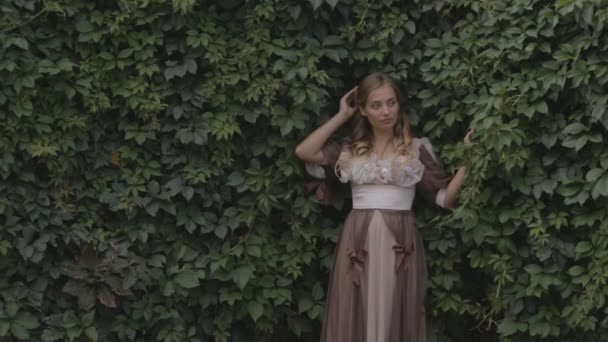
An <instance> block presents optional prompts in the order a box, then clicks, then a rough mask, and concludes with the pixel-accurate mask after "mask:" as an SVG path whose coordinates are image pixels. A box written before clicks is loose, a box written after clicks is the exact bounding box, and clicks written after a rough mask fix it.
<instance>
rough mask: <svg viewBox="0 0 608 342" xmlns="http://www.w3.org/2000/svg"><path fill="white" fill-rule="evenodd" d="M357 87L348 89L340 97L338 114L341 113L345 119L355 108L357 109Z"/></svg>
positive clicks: (350, 115)
mask: <svg viewBox="0 0 608 342" xmlns="http://www.w3.org/2000/svg"><path fill="white" fill-rule="evenodd" d="M357 88H358V87H354V88H353V89H351V90H349V91H348V93H346V94H344V96H342V98H341V99H340V114H341V115H343V116H344V117H345V118H346V119H350V118H351V117H352V116H353V114H354V113H355V110H356V109H357V101H356V100H355V98H356V96H357Z"/></svg>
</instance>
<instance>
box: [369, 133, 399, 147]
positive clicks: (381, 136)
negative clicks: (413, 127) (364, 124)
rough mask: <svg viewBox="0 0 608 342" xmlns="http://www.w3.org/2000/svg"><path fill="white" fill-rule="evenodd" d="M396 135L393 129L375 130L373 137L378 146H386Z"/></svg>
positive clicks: (373, 141) (373, 142)
mask: <svg viewBox="0 0 608 342" xmlns="http://www.w3.org/2000/svg"><path fill="white" fill-rule="evenodd" d="M394 136H395V135H394V134H393V132H392V130H391V131H381V130H374V137H373V138H372V144H374V145H376V146H386V145H387V144H389V143H390V142H391V141H392V140H393V137H394Z"/></svg>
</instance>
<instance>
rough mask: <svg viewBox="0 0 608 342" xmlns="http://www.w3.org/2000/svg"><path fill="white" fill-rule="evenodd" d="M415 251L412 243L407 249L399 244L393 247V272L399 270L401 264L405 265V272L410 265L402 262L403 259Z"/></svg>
mask: <svg viewBox="0 0 608 342" xmlns="http://www.w3.org/2000/svg"><path fill="white" fill-rule="evenodd" d="M415 250H416V247H415V246H414V243H413V242H412V243H410V245H409V246H408V248H405V247H403V246H402V245H400V244H396V245H394V246H393V251H395V272H397V270H398V269H399V266H401V264H405V270H406V271H407V269H408V268H409V266H410V264H409V262H404V261H405V257H407V256H410V255H411V254H412V253H413V252H414V251H415ZM408 260H409V259H408Z"/></svg>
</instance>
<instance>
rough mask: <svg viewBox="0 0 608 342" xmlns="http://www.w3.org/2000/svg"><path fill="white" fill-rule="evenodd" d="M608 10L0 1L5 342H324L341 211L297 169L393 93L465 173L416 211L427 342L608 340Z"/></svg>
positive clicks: (280, 0)
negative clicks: (363, 89) (385, 88)
mask: <svg viewBox="0 0 608 342" xmlns="http://www.w3.org/2000/svg"><path fill="white" fill-rule="evenodd" d="M607 7H608V6H607V2H606V1H599V0H589V1H582V0H559V1H541V0H525V1H524V0H511V1H491V0H469V1H466V0H462V1H457V0H453V1H447V0H429V1H416V0H413V1H392V0H384V1H371V0H326V1H323V0H311V1H296V0H259V1H246V0H225V1H224V0H222V1H220V0H217V1H212V0H199V1H195V0H173V1H160V0H121V1H84V0H71V1H67V0H42V1H37V0H7V1H3V2H2V4H0V13H1V16H2V17H1V19H0V42H1V44H0V79H1V80H2V81H1V82H0V119H1V121H2V125H0V131H1V134H0V179H1V180H0V194H1V196H0V222H1V227H2V228H1V230H0V255H1V256H2V257H1V258H0V271H1V273H2V274H3V277H2V278H1V279H0V337H1V338H2V339H3V340H7V341H16V340H30V341H65V340H71V341H87V340H93V341H154V340H159V341H205V340H215V341H285V340H293V341H296V340H299V341H315V340H318V334H319V330H320V320H321V316H322V314H323V307H324V291H325V288H326V280H327V273H328V267H329V265H330V263H331V258H332V253H333V246H334V243H335V240H336V238H337V235H338V232H339V229H340V225H341V222H342V219H343V218H344V215H345V213H346V211H347V210H348V205H349V204H348V203H349V200H348V189H345V188H341V189H340V191H339V196H337V197H336V198H335V200H334V203H333V205H332V206H329V207H323V206H321V205H320V204H319V203H318V202H317V201H316V199H315V197H314V195H312V194H310V193H307V192H306V191H305V189H304V184H305V183H306V182H308V181H310V179H309V178H308V177H307V176H306V175H305V172H304V171H303V168H302V164H301V163H300V162H299V161H297V160H296V158H295V157H294V155H293V152H292V151H293V148H294V146H295V145H296V144H297V142H298V141H299V140H301V139H302V138H303V137H304V136H305V135H306V134H307V133H308V132H310V131H311V130H312V129H313V128H314V127H316V126H318V125H319V124H321V123H322V122H323V121H324V120H326V119H327V118H328V117H329V115H332V114H333V113H335V112H336V110H337V102H338V99H339V98H340V96H341V95H342V94H343V93H344V92H345V91H346V90H348V89H349V88H350V87H352V86H353V85H354V84H356V82H357V81H358V80H359V79H360V78H361V77H362V76H363V75H365V74H367V73H369V72H371V71H374V70H383V71H385V72H388V73H390V74H391V75H392V76H393V77H394V78H395V79H396V80H398V81H399V83H400V84H401V85H402V87H403V90H404V92H405V93H406V94H407V103H406V105H405V109H406V110H407V112H408V114H409V116H410V119H411V121H412V124H413V126H414V128H415V129H416V131H417V132H418V133H419V134H421V135H425V136H429V137H430V138H431V139H432V141H433V142H434V144H435V147H436V149H437V152H438V153H439V154H440V155H441V157H442V158H443V160H444V161H445V163H446V164H447V165H448V166H449V167H450V168H455V167H457V166H458V165H460V164H461V163H463V162H468V163H469V164H470V170H471V172H470V174H469V176H468V178H467V184H466V186H465V188H464V189H463V191H462V193H461V198H460V202H461V206H460V207H459V208H458V209H457V210H455V211H453V212H451V213H446V212H439V211H436V210H434V209H431V208H427V207H425V206H420V205H419V206H418V207H417V208H416V214H417V216H418V221H419V225H420V227H421V231H422V233H423V235H424V237H425V243H426V247H427V253H428V257H429V267H430V279H429V291H428V301H427V302H428V304H427V311H428V321H429V325H430V329H429V330H430V331H429V341H573V340H576V341H606V340H608V337H607V336H608V319H607V318H606V317H608V306H607V305H606V302H605V299H606V295H607V294H608V286H606V283H607V280H608V236H607V234H608V223H607V222H608V220H606V215H607V214H608V210H607V208H608V205H607V204H608V201H607V196H608V171H607V169H608V149H607V148H606V147H604V142H605V140H606V139H608V134H607V133H606V131H607V128H608V111H607V110H606V104H607V100H608V95H607V92H606V89H607V86H606V83H607V81H608V57H607V56H608V51H607V50H608V34H607V32H606V28H605V24H606V23H608V10H607ZM471 126H472V127H475V128H476V134H475V142H476V143H475V145H474V146H473V147H472V148H465V147H464V146H463V145H462V144H461V143H460V141H461V140H462V136H463V135H464V131H465V130H466V129H467V128H468V127H471ZM346 132H347V130H344V131H343V132H341V134H345V133H346Z"/></svg>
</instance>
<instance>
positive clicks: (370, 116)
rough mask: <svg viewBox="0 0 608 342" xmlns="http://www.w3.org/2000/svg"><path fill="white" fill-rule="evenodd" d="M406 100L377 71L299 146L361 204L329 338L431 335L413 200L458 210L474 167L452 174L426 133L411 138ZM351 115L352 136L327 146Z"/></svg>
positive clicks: (354, 215)
mask: <svg viewBox="0 0 608 342" xmlns="http://www.w3.org/2000/svg"><path fill="white" fill-rule="evenodd" d="M400 105H401V96H400V93H399V89H398V87H397V85H396V84H395V82H394V81H393V80H392V79H391V78H390V77H388V76H387V75H385V74H382V73H374V74H371V75H369V76H367V77H366V78H365V79H364V80H363V81H362V82H361V83H360V85H359V86H358V87H355V88H353V89H352V90H350V91H349V92H348V93H347V94H346V95H344V96H343V97H342V99H341V100H340V111H339V112H338V113H337V114H336V115H334V116H333V117H332V118H331V119H330V120H328V121H327V122H326V123H325V124H323V125H322V126H321V127H319V128H317V129H316V130H315V131H314V132H312V133H311V134H310V135H309V136H308V137H306V138H305V139H304V140H303V141H302V142H301V143H300V144H299V145H298V146H297V147H296V151H295V153H296V155H297V156H298V158H300V159H302V160H303V161H305V162H307V163H308V165H307V169H309V170H311V164H313V165H316V167H317V168H320V167H322V166H325V167H327V166H329V167H331V168H332V169H333V170H335V173H336V175H337V176H338V178H339V179H340V181H342V182H349V181H350V182H351V188H352V198H353V209H352V211H351V212H350V213H349V215H348V217H347V218H346V222H345V224H344V228H343V231H342V233H341V236H340V239H339V241H338V245H337V247H336V252H335V256H334V264H333V268H332V270H331V275H330V283H329V289H328V294H327V306H326V312H325V319H324V323H323V332H322V336H321V341H322V342H393V341H399V342H401V341H406V342H422V341H425V340H426V323H425V313H424V294H425V280H426V262H425V256H424V248H423V245H422V240H421V238H420V235H419V233H418V231H417V229H416V227H415V226H414V218H413V216H412V212H411V206H412V202H413V200H414V195H415V194H416V193H419V194H420V195H422V196H423V197H425V198H427V199H430V200H431V201H432V202H434V203H436V204H437V205H439V206H441V207H446V208H453V207H455V205H456V197H457V193H458V191H459V189H460V187H461V186H462V183H463V181H464V176H465V172H466V170H465V167H464V166H463V167H461V168H460V169H458V171H457V173H456V175H454V177H448V176H447V175H446V173H445V171H444V170H443V168H442V166H441V163H440V161H439V160H438V159H437V157H436V156H435V155H434V153H433V150H432V147H431V145H430V142H429V141H428V139H418V138H413V137H411V136H410V132H409V125H408V121H407V117H406V114H405V113H403V112H402V111H401V106H400ZM351 117H354V120H355V125H354V130H353V132H352V135H351V138H350V140H349V141H345V142H344V143H343V144H341V145H338V144H336V143H327V141H328V139H329V137H330V136H331V135H332V133H334V132H335V131H336V130H337V129H338V128H339V127H340V126H341V125H343V124H344V123H345V122H347V121H348V120H349V119H350V118H351ZM470 134H471V132H469V133H468V134H467V135H466V136H465V143H469V142H470ZM311 171H312V172H311V174H317V175H318V174H319V171H320V170H311ZM321 173H323V171H321Z"/></svg>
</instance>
